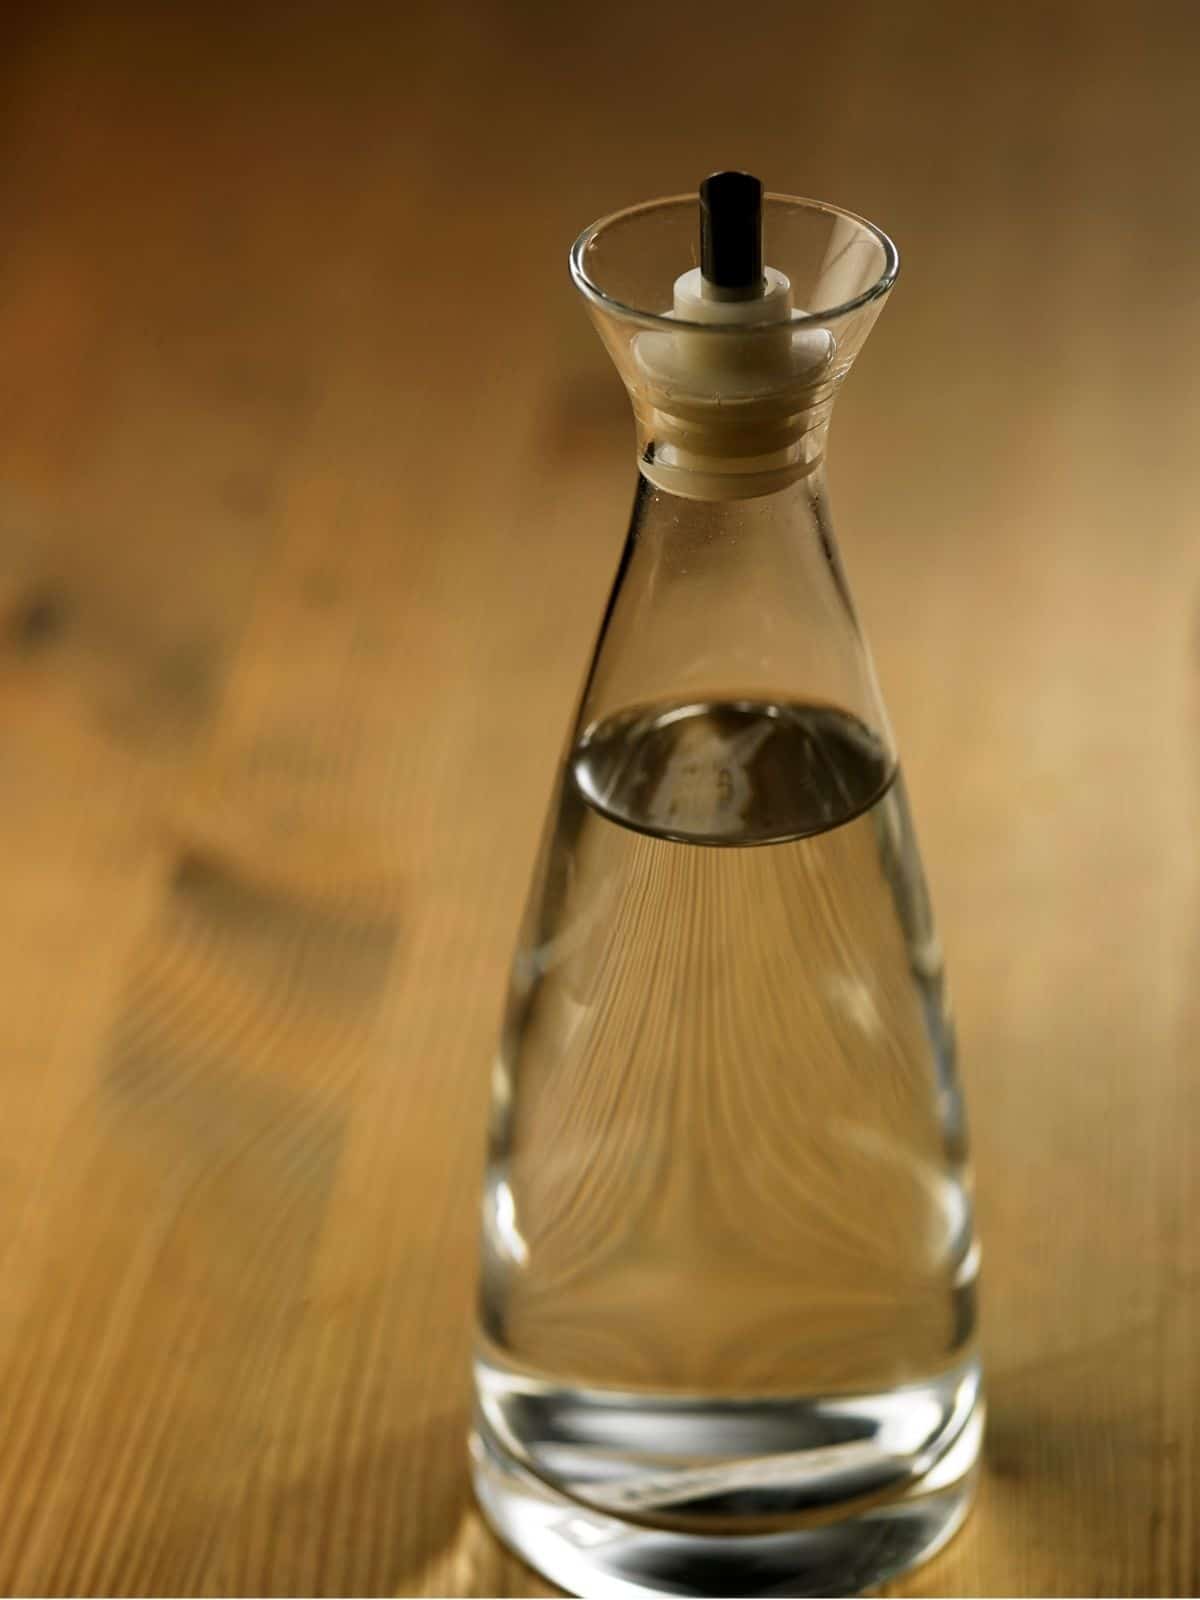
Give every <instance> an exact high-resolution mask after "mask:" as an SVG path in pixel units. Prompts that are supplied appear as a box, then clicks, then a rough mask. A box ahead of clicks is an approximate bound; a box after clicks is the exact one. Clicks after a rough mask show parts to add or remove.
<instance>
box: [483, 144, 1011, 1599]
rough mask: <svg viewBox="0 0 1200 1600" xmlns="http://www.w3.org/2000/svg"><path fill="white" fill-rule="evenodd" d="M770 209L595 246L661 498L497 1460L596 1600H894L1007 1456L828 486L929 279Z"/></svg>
mask: <svg viewBox="0 0 1200 1600" xmlns="http://www.w3.org/2000/svg"><path fill="white" fill-rule="evenodd" d="M752 185H753V180H747V179H745V178H744V175H743V176H741V177H739V178H738V179H737V180H736V181H735V179H734V177H733V175H722V176H721V178H719V179H712V180H709V181H708V185H707V186H706V188H705V189H704V190H702V197H703V198H702V205H701V208H700V209H701V211H702V213H703V226H704V237H703V239H702V243H701V252H700V253H701V260H702V267H701V268H695V267H693V268H692V270H691V271H690V272H689V271H688V268H689V265H690V264H691V263H692V262H693V261H694V260H695V259H696V245H695V239H696V231H697V203H696V199H695V197H690V196H689V197H682V198H678V199H671V200H665V201H655V202H652V203H651V204H649V205H645V206H641V207H637V208H635V209H633V210H631V211H627V212H623V213H621V214H619V215H617V216H614V217H611V218H609V219H607V220H605V221H603V222H601V223H597V224H596V225H595V226H594V227H592V228H589V229H588V230H587V231H586V232H585V233H584V234H583V235H582V237H581V238H580V239H579V240H578V242H577V243H576V245H575V248H574V251H573V253H572V270H573V273H574V278H575V282H576V284H577V286H578V288H579V289H580V290H581V291H582V293H583V295H584V297H585V300H586V301H587V304H588V308H589V310H590V312H591V314H592V317H593V319H594V320H595V322H596V324H597V326H598V328H599V331H600V333H601V335H602V337H603V339H604V341H605V343H606V345H607V346H608V348H609V350H610V352H611V353H612V355H613V357H614V359H615V361H616V364H617V367H618V369H619V370H620V373H621V376H622V378H623V379H624V381H625V383H626V386H627V387H628V389H629V393H630V396H631V398H632V400H633V405H634V411H635V414H636V418H637V426H638V450H639V467H640V474H639V481H638V486H637V494H636V499H635V504H634V511H633V519H632V525H631V528H630V531H629V536H628V540H627V542H626V545H625V550H624V554H623V556H622V559H621V564H620V569H619V572H618V575H617V579H616V583H615V586H614V589H613V593H612V597H611V599H610V602H609V605H608V609H607V612H606V614H605V617H604V622H603V626H602V628H601V633H600V639H599V642H598V644H597V647H596V652H595V656H594V658H593V662H592V666H591V669H590V672H589V674H588V677H587V681H586V684H585V687H584V691H583V695H582V699H581V703H580V709H579V712H578V716H577V718H576V721H575V724H574V727H573V729H572V731H571V734H570V738H569V741H568V745H567V749H566V753H565V756H564V759H563V761H562V764H561V768H560V772H559V775H558V782H557V787H556V790H555V793H554V796H553V800H552V805H551V813H550V819H549V823H548V827H547V832H546V837H545V841H544V845H543V848H542V853H541V858H540V862H539V866H538V869H537V873H536V877H535V881H534V885H533V890H532V894H531V897H530V901H529V907H528V911H527V915H526V920H525V923H524V927H523V930H522V933H521V936H520V943H519V948H518V951H517V956H516V961H515V966H514V971H513V978H512V987H511V994H510V998H509V1004H508V1011H507V1016H506V1019H505V1023H504V1029H503V1038H502V1042H501V1049H500V1052H499V1057H498V1060H497V1063H496V1067H495V1076H494V1084H493V1115H492V1124H491V1131H490V1151H489V1161H488V1169H487V1178H486V1189H485V1196H484V1227H483V1265H482V1287H481V1300H480V1307H481V1309H480V1332H479V1346H478V1359H477V1366H476V1388H477V1400H478V1411H477V1421H476V1429H475V1433H474V1437H473V1441H472V1450H473V1457H474V1470H475V1481H476V1487H477V1492H478V1494H479V1498H480V1501H481V1503H482V1505H483V1507H484V1509H485V1511H486V1513H487V1514H488V1516H489V1518H490V1520H491V1521H492V1523H493V1524H494V1526H495V1527H496V1528H497V1529H498V1530H499V1532H500V1533H501V1535H502V1536H503V1537H504V1538H505V1539H506V1540H507V1541H508V1542H509V1543H510V1544H511V1545H512V1546H513V1547H514V1548H515V1549H516V1550H518V1551H519V1553H520V1554H521V1555H522V1556H524V1557H525V1558H526V1559H527V1560H528V1561H530V1562H531V1563H532V1564H533V1565H534V1566H536V1567H538V1568H539V1569H540V1570H541V1571H542V1572H543V1573H545V1574H546V1575H547V1576H548V1577H550V1578H551V1579H553V1580H554V1581H555V1582H556V1583H558V1584H560V1585H561V1586H562V1587H564V1588H566V1589H568V1590H570V1591H573V1592H574V1593H576V1594H580V1595H589V1596H590V1595H596V1596H606V1595H635V1594H695V1595H707V1594H734V1593H736V1594H741V1595H766V1594H789V1595H817V1594H838V1593H847V1592H850V1591H853V1590H856V1589H861V1588H864V1587H867V1586H870V1585H873V1584H876V1583H878V1582H880V1581H882V1580H883V1579H885V1578H886V1577H888V1576H889V1575H891V1574H893V1573H895V1572H897V1571H899V1570H901V1569H903V1568H905V1567H907V1566H909V1565H911V1564H912V1563H913V1562H915V1561H917V1560H919V1559H921V1558H922V1557H924V1556H926V1555H928V1554H929V1553H931V1552H932V1551H933V1550H934V1549H936V1548H937V1547H939V1546H940V1545H941V1544H942V1543H943V1542H944V1541H945V1540H946V1539H947V1538H948V1537H949V1536H950V1535H951V1533H953V1531H954V1530H955V1528H956V1527H957V1526H958V1525H959V1523H960V1522H961V1520H962V1518H963V1516H964V1515H965V1512H966V1509H967V1506H968V1504H969V1499H970V1493H971V1488H972V1483H973V1476H974V1468H975V1463H976V1459H977V1456H978V1452H979V1444H980V1437H981V1431H982V1403H981V1399H980V1390H979V1371H978V1364H977V1358H976V1348H975V1309H974V1283H975V1273H976V1265H977V1250H976V1247H975V1244H974V1240H973V1233H972V1220H971V1199H970V1186H969V1178H968V1172H967V1167H966V1153H965V1139H964V1125H963V1115H962V1106H961V1101H960V1096H959V1090H958V1085H957V1081H956V1078H955V1070H954V1044H953V1035H952V1031H951V1025H950V1022H949V1019H948V1015H947V1009H946V1000H945V993H944V987H943V978H942V962H941V954H940V950H939V946H938V941H937V936H936V933H935V930H934V926H933V922H932V920H931V916H930V908H929V901H928V898H927V895H926V891H925V885H924V881H923V878H922V872H921V865H920V861H919V858H918V855H917V849H916V845H915V842H914V838H913V833H912V827H911V824H910V821H909V815H908V809H907V805H906V802H905V796H904V789H903V784H902V781H901V778H900V775H899V771H898V766H897V760H896V753H895V746H894V743H893V739H892V734H891V731H890V729H889V726H888V722H887V718H886V715H885V712H884V709H883V705H882V702H881V700H880V696H879V692H878V688H877V685H876V681H875V677H874V673H873V670H872V666H871V662H870V657H869V655H868V652H867V650H866V647H865V645H864V642H863V639H862V635H861V633H860V631H859V627H858V624H857V622H856V619H855V614H854V609H853V605H852V602H851V599H850V593H849V590H848V588H847V584H846V579H845V576H844V573H843V570H842V566H841V563H840V560H839V557H838V553H837V549H836V546H835V544H834V540H833V534H832V529H831V524H830V518H829V510H828V504H827V501H826V494H825V473H824V456H825V444H826V433H827V428H828V421H829V413H830V408H831V405H832V402H833V399H834V396H835V394H836V391H837V388H838V386H839V385H840V383H841V380H842V379H843V378H844V376H845V374H846V372H847V371H848V370H849V367H850V365H851V362H852V361H853V359H854V356H855V355H856V354H857V352H858V350H859V348H860V347H861V345H862V343H863V340H864V338H865V337H866V334H867V333H868V331H869V329H870V327H871V324H872V323H873V321H874V319H875V317H876V316H877V314H878V312H879V310H880V308H881V306H882V304H883V301H884V298H885V297H886V295H887V292H888V290H889V289H890V287H891V285H892V283H893V281H894V279H895V274H896V266H897V260H896V252H895V249H894V247H893V246H892V244H891V242H890V241H889V240H888V239H887V238H886V237H885V236H884V235H883V234H882V233H880V232H879V230H878V229H876V228H874V227H873V226H871V225H870V224H869V223H866V222H864V221H862V220H861V219H859V218H857V217H854V216H851V215H849V214H847V213H844V212H841V211H838V210H835V209H833V208H831V207H829V206H824V205H818V204H815V203H812V202H808V201H801V200H792V199H788V198H784V197H780V196H767V197H765V199H763V200H761V219H760V217H759V211H758V205H759V202H758V201H756V198H755V187H753V186H752ZM748 218H749V219H750V220H747V219H748ZM760 220H761V226H762V237H763V240H764V241H765V259H766V261H767V263H768V264H769V265H768V266H766V267H763V266H762V265H761V259H760V258H757V257H755V255H754V251H755V248H756V247H755V243H754V240H753V239H752V238H751V237H750V235H749V233H748V232H747V230H748V229H749V230H753V229H754V228H756V227H758V226H759V222H760ZM722 227H723V228H724V229H725V234H724V236H723V238H722V237H721V236H720V234H721V229H722ZM714 231H716V233H717V234H718V238H717V239H716V240H715V241H714V239H713V237H712V235H713V233H714ZM730 261H732V263H733V265H732V267H730V265H729V263H730ZM723 263H724V264H723ZM710 273H711V275H712V278H711V281H710V279H709V274H710ZM739 279H740V280H741V281H740V283H739V282H738V281H732V282H731V281H730V280H739ZM802 308H809V309H807V310H805V309H802ZM821 308H830V309H821Z"/></svg>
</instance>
